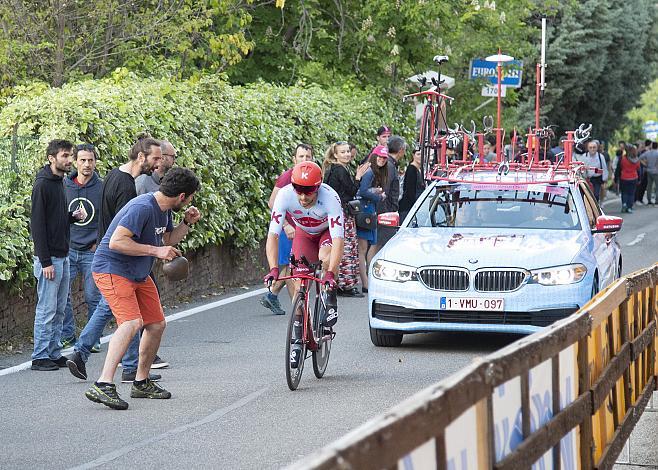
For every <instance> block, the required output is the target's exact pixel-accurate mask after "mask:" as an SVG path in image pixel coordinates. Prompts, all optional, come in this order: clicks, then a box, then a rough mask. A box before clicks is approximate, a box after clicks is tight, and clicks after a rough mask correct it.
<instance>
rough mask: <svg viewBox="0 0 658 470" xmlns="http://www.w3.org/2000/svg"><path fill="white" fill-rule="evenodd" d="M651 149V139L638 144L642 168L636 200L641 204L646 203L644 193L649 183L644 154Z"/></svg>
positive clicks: (638, 154)
mask: <svg viewBox="0 0 658 470" xmlns="http://www.w3.org/2000/svg"><path fill="white" fill-rule="evenodd" d="M650 150H651V141H650V140H648V139H647V140H645V141H644V142H642V143H641V147H640V145H638V151H637V156H638V157H639V158H640V170H639V171H638V175H639V176H638V181H637V186H636V188H635V202H637V203H638V204H640V205H643V204H644V193H645V192H646V191H647V185H648V183H649V177H648V174H647V168H646V164H645V160H644V159H643V158H642V156H643V155H644V154H645V153H647V152H648V151H650Z"/></svg>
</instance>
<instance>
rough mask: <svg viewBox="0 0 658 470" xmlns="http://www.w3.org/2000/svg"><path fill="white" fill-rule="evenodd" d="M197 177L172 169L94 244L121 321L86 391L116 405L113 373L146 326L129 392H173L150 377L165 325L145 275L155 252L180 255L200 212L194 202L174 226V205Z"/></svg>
mask: <svg viewBox="0 0 658 470" xmlns="http://www.w3.org/2000/svg"><path fill="white" fill-rule="evenodd" d="M199 186H200V183H199V180H198V179H197V177H196V176H195V175H194V173H193V172H192V171H190V170H188V169H186V168H173V169H171V170H170V171H169V172H168V173H167V174H166V175H165V177H164V178H163V179H162V181H161V183H160V190H159V191H157V192H155V193H148V194H143V195H141V196H137V197H136V198H134V199H132V200H131V201H130V202H128V203H127V204H126V205H125V206H124V207H123V208H122V209H121V210H120V211H119V212H118V213H117V215H116V216H115V217H114V219H113V220H112V223H111V224H110V226H109V228H108V229H107V232H106V233H105V236H104V237H103V239H102V241H101V242H100V244H99V245H98V248H97V249H96V253H95V254H94V261H93V263H92V266H91V270H92V275H93V277H94V281H95V282H96V285H97V286H98V289H99V290H100V291H101V293H102V294H103V297H105V299H106V300H107V303H108V304H109V306H110V308H111V309H112V313H113V314H114V317H115V318H116V321H117V324H118V325H119V326H118V328H117V330H116V332H115V333H114V334H113V335H112V339H111V340H110V345H109V348H108V352H107V357H106V358H105V364H104V366H103V372H102V373H101V376H100V378H99V379H98V381H97V382H95V383H94V384H93V385H92V386H91V388H90V389H89V390H87V392H85V396H86V397H87V398H88V399H89V400H91V401H94V402H97V403H102V404H103V405H105V406H108V407H110V408H112V409H116V410H125V409H127V408H128V403H127V402H126V401H124V400H122V399H121V397H120V396H119V394H118V393H117V390H116V386H115V384H114V374H115V372H116V369H117V366H118V364H119V361H120V360H121V358H122V357H123V355H124V354H125V352H126V350H127V349H128V345H129V344H130V341H131V339H132V338H133V337H134V336H135V334H137V332H138V331H140V330H141V329H142V328H144V332H143V334H142V339H141V341H140V345H139V362H138V366H137V374H136V376H135V381H134V382H133V384H132V388H131V390H130V396H131V398H160V399H166V398H170V397H171V393H169V392H168V391H167V390H165V389H164V388H162V387H161V386H159V385H158V384H157V383H155V382H152V381H151V380H149V379H148V372H149V369H150V368H151V363H152V362H153V359H154V358H155V354H156V352H157V350H158V347H159V346H160V339H161V338H162V333H163V332H164V329H165V325H166V322H165V319H164V313H163V311H162V305H161V304H160V297H159V296H158V291H157V289H156V287H155V284H154V283H153V279H152V278H151V277H150V276H149V273H150V272H151V267H152V265H153V261H154V258H160V259H163V260H167V261H171V260H172V259H174V258H175V257H177V256H180V254H181V253H180V251H178V250H177V249H176V248H174V247H173V245H176V244H177V243H179V242H180V241H181V240H182V239H183V238H185V236H186V235H187V233H188V231H189V227H190V225H192V224H194V223H195V222H196V221H198V220H199V218H200V213H199V211H198V209H197V208H195V207H194V206H190V207H189V208H188V209H187V210H185V215H184V217H183V221H182V222H181V223H180V224H178V225H177V226H176V227H174V226H173V222H172V210H173V211H176V212H178V211H180V210H182V209H183V208H184V207H185V206H187V205H188V204H190V202H192V198H193V197H194V193H196V192H197V191H198V189H199Z"/></svg>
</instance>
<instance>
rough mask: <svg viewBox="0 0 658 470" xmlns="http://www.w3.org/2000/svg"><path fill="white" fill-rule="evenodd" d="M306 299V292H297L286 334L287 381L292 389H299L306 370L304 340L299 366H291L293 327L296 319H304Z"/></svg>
mask: <svg viewBox="0 0 658 470" xmlns="http://www.w3.org/2000/svg"><path fill="white" fill-rule="evenodd" d="M304 301H305V299H304V294H303V293H302V292H299V293H297V296H296V297H295V301H294V302H293V304H292V314H291V315H290V320H289V321H288V334H287V335H286V381H287V382H288V388H289V389H290V390H297V387H298V386H299V382H300V380H301V379H302V372H303V371H304V362H305V359H306V343H305V342H303V341H302V344H301V345H300V346H301V348H302V350H301V353H300V358H299V363H298V364H297V368H296V369H293V368H292V367H291V366H290V353H291V351H292V348H293V344H292V343H293V341H294V338H293V329H294V324H295V319H298V320H299V321H303V318H304V308H305V302H304Z"/></svg>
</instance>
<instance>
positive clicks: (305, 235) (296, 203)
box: [264, 162, 344, 327]
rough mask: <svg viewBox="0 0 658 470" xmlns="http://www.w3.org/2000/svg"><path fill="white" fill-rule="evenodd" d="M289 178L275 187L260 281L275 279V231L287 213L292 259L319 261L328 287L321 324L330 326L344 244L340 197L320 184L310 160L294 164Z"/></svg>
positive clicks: (335, 316) (319, 174)
mask: <svg viewBox="0 0 658 470" xmlns="http://www.w3.org/2000/svg"><path fill="white" fill-rule="evenodd" d="M291 181H292V183H291V184H289V185H288V186H284V187H283V188H281V189H280V190H279V192H278V193H277V195H276V199H275V200H274V205H273V206H272V219H271V221H270V229H269V233H268V235H267V245H266V248H265V251H266V253H267V261H268V263H269V266H270V272H269V273H268V274H267V275H266V276H265V278H264V281H265V283H268V282H270V281H276V279H277V278H278V277H279V267H278V257H279V233H281V228H282V226H283V221H284V219H285V217H286V213H287V214H288V215H289V216H291V217H292V218H293V220H294V221H295V224H296V228H295V236H294V238H293V242H292V254H293V255H294V256H295V258H296V259H300V258H301V257H302V256H305V257H306V259H307V260H308V261H309V262H310V263H314V262H317V261H318V260H320V261H322V266H323V271H324V274H323V276H322V284H323V285H327V286H328V287H329V289H328V292H327V293H328V296H327V312H326V313H325V321H324V325H325V326H327V327H331V326H333V325H334V324H335V323H336V320H337V319H338V313H337V308H336V300H335V299H336V277H337V276H338V266H339V265H340V260H341V258H342V256H343V244H344V242H343V237H344V234H343V229H344V224H343V223H344V220H343V209H342V207H341V204H340V198H339V197H338V194H337V193H336V191H334V190H333V189H332V188H331V187H330V186H328V185H326V184H323V183H322V170H321V169H320V167H319V166H318V165H317V164H316V163H314V162H302V163H298V164H297V165H295V167H294V168H293V171H292V178H291ZM302 271H304V269H303V267H299V268H295V271H294V272H295V273H300V272H302ZM298 290H299V283H296V284H295V294H297V291H298ZM332 304H333V305H332ZM331 307H333V309H332V308H331ZM332 310H333V311H332Z"/></svg>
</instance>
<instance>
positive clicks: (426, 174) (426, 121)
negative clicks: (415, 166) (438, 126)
mask: <svg viewBox="0 0 658 470" xmlns="http://www.w3.org/2000/svg"><path fill="white" fill-rule="evenodd" d="M432 121H433V116H432V105H430V104H427V105H425V108H424V109H423V118H422V120H421V121H420V139H419V140H420V142H419V145H420V168H421V171H422V173H423V179H424V180H425V181H429V180H430V172H431V171H432V168H433V167H434V165H435V164H436V163H437V152H436V148H434V136H433V134H434V123H433V122H432Z"/></svg>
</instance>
